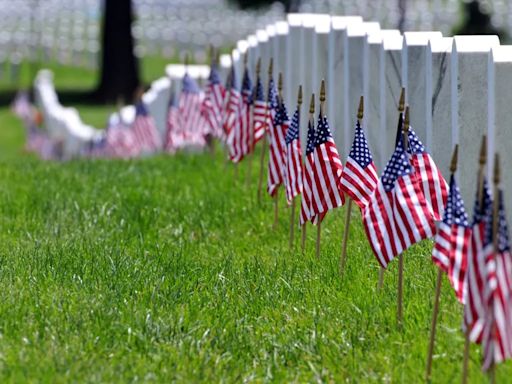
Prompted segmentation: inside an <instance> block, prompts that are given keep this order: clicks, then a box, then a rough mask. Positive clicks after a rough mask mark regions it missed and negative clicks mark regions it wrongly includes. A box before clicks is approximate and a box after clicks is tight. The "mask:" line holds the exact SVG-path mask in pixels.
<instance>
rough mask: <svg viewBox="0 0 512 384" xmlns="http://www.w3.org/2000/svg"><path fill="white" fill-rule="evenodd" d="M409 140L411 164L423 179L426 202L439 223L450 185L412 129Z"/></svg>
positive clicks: (422, 184)
mask: <svg viewBox="0 0 512 384" xmlns="http://www.w3.org/2000/svg"><path fill="white" fill-rule="evenodd" d="M408 140H409V147H408V148H407V151H408V152H409V154H410V155H411V164H412V166H413V167H414V169H415V170H416V172H417V173H418V177H420V179H421V188H422V190H423V195H424V196H425V201H426V202H427V206H428V208H429V210H430V212H431V213H432V215H433V216H434V220H436V221H439V220H441V219H442V217H443V209H444V206H445V204H446V199H447V196H448V184H447V183H446V180H445V179H444V177H443V175H442V174H441V172H440V171H439V169H438V168H437V166H436V163H435V162H434V160H433V159H432V157H431V156H430V155H429V153H428V152H427V151H426V150H425V147H424V146H423V144H422V143H421V141H420V140H419V139H418V136H417V135H416V133H415V132H414V131H413V130H412V128H411V127H409V131H408Z"/></svg>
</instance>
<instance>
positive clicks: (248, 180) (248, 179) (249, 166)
mask: <svg viewBox="0 0 512 384" xmlns="http://www.w3.org/2000/svg"><path fill="white" fill-rule="evenodd" d="M248 60H249V51H246V52H245V55H244V70H245V72H248V68H247V62H248ZM254 89H256V88H254ZM253 93H254V90H253ZM248 108H249V116H250V119H249V123H248V125H249V126H248V129H249V143H248V144H247V145H248V148H247V177H246V179H245V185H246V186H249V185H250V184H251V179H252V142H253V138H254V134H253V129H252V122H253V121H254V120H253V119H254V113H253V112H254V108H253V104H248Z"/></svg>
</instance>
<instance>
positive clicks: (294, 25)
mask: <svg viewBox="0 0 512 384" xmlns="http://www.w3.org/2000/svg"><path fill="white" fill-rule="evenodd" d="M285 50H286V57H287V58H288V62H289V63H290V65H289V67H288V68H287V71H286V72H287V73H286V75H287V76H286V77H285V79H287V80H286V81H285V84H287V85H286V89H285V90H284V91H285V92H284V97H285V102H286V105H293V102H294V101H296V100H295V98H296V95H294V94H293V92H292V90H293V89H295V88H298V87H299V85H301V84H302V78H303V75H304V62H303V60H302V57H303V56H304V35H303V30H302V15H301V14H299V13H290V14H288V43H287V44H286V46H285ZM303 96H305V95H303ZM307 100H308V98H307V97H304V98H303V101H302V103H303V105H307V103H308V101H307ZM304 108H305V107H304V106H303V107H302V109H304ZM306 130H307V124H306V122H305V120H301V127H300V132H301V140H303V137H305V134H304V133H305V131H306ZM302 142H304V141H302ZM303 147H304V148H306V146H305V144H304V145H303Z"/></svg>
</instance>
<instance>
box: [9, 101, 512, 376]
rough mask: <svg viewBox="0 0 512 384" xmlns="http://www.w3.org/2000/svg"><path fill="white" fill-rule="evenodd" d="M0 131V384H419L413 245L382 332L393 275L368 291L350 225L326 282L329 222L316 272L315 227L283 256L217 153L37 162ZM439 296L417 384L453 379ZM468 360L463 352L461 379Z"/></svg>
mask: <svg viewBox="0 0 512 384" xmlns="http://www.w3.org/2000/svg"><path fill="white" fill-rule="evenodd" d="M0 123H1V126H2V128H3V129H2V130H1V131H0V134H1V140H0V153H1V154H2V156H1V157H0V179H1V180H2V182H1V183H0V201H1V204H0V228H1V231H0V292H2V300H1V301H0V381H1V382H27V381H29V382H70V381H71V382H127V381H133V382H169V381H206V382H211V381H214V382H218V381H222V382H241V381H256V382H261V381H278V382H279V381H295V382H304V381H335V382H340V381H353V382H381V381H388V382H404V383H409V382H420V381H421V380H422V377H423V372H424V366H425V354H426V350H427V340H428V330H429V325H430V316H431V309H432V297H433V292H434V281H435V274H436V271H435V268H434V267H433V265H432V263H431V262H430V257H429V255H430V251H431V244H430V243H429V242H424V243H423V244H421V245H420V246H416V247H414V248H413V249H412V250H410V251H408V252H407V254H406V256H405V291H404V293H405V312H404V314H405V324H404V327H403V330H398V329H397V327H396V324H395V316H396V280H397V278H396V276H397V263H396V262H394V263H392V265H391V267H390V270H389V272H387V273H386V278H385V286H384V290H383V291H382V292H381V293H380V294H379V293H378V292H377V291H376V281H377V275H378V267H377V263H376V261H375V260H374V258H373V256H372V255H371V253H370V249H369V247H368V244H367V242H366V240H365V238H364V234H363V230H362V226H361V222H360V219H359V217H358V213H357V212H354V215H353V220H352V223H353V225H352V227H351V237H350V243H349V259H348V264H347V269H346V273H345V276H344V278H343V279H340V277H339V275H338V256H339V252H340V239H341V237H342V233H343V230H344V228H343V216H344V209H341V210H337V211H335V212H333V213H331V214H329V215H328V217H327V219H326V222H325V225H323V231H322V256H321V259H320V260H316V259H315V256H314V237H315V232H314V230H313V229H311V228H310V229H309V233H308V240H307V251H306V253H305V254H304V255H303V254H301V252H300V250H299V249H298V247H296V248H294V249H293V250H289V249H288V241H287V236H288V214H289V213H288V212H289V211H288V210H287V209H285V208H284V206H283V201H281V202H280V203H281V207H280V215H281V217H280V221H279V226H278V228H277V229H276V230H272V228H271V223H272V219H273V213H272V212H273V211H272V202H271V201H270V200H269V199H265V201H264V202H263V204H262V205H261V206H259V205H258V204H257V203H256V201H255V200H256V199H255V188H256V180H254V179H253V180H252V183H251V185H250V187H247V186H246V185H245V183H244V182H243V181H242V180H240V179H239V180H238V181H237V182H235V181H234V179H233V172H232V169H231V167H228V168H225V165H224V162H223V160H222V159H221V157H220V155H219V156H217V157H216V158H215V159H214V160H212V158H211V157H210V156H208V155H184V154H183V155H178V156H176V157H168V156H157V157H154V158H148V159H142V160H136V161H135V160H134V161H103V160H100V161H73V162H69V163H65V164H60V163H53V162H41V161H39V160H37V159H35V158H34V157H33V156H31V155H26V154H22V152H21V151H20V146H21V140H22V137H23V135H22V131H21V126H20V124H19V123H18V122H17V121H16V120H15V119H14V118H13V117H11V116H10V114H9V113H8V112H7V111H6V110H5V109H4V110H2V111H1V112H0ZM245 172H246V166H245V165H244V166H242V167H241V175H245ZM244 177H245V176H244ZM443 284H444V285H443V292H442V302H441V314H440V319H439V329H438V337H437V340H438V343H437V346H436V356H435V360H434V370H433V382H456V381H458V380H459V379H460V370H461V359H462V349H463V337H462V334H461V332H460V331H459V324H460V321H461V307H460V305H458V304H457V302H456V301H455V299H454V295H453V293H452V292H451V289H450V288H449V286H448V283H447V280H444V281H443ZM479 362H480V354H479V351H478V349H477V348H475V347H474V348H473V351H472V355H471V362H470V367H471V372H470V377H471V382H481V381H483V382H485V377H484V376H483V375H482V373H481V372H480V368H479V367H480V364H479ZM511 373H512V370H511V369H510V364H506V366H500V367H499V368H498V372H497V374H498V376H497V378H498V382H503V381H504V380H505V378H506V377H509V375H510V374H511Z"/></svg>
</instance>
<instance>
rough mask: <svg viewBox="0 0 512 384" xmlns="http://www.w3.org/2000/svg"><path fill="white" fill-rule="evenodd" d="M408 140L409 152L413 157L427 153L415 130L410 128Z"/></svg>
mask: <svg viewBox="0 0 512 384" xmlns="http://www.w3.org/2000/svg"><path fill="white" fill-rule="evenodd" d="M407 138H408V141H409V142H408V146H407V152H408V153H409V154H411V155H420V154H422V153H423V152H425V146H424V145H423V143H422V142H421V141H420V139H419V138H418V135H417V134H416V132H414V131H413V129H412V128H411V127H410V126H409V131H408V132H407Z"/></svg>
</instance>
